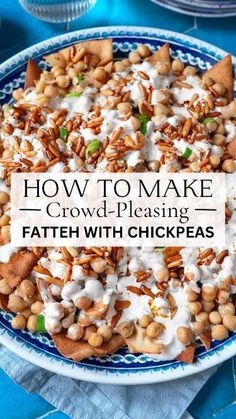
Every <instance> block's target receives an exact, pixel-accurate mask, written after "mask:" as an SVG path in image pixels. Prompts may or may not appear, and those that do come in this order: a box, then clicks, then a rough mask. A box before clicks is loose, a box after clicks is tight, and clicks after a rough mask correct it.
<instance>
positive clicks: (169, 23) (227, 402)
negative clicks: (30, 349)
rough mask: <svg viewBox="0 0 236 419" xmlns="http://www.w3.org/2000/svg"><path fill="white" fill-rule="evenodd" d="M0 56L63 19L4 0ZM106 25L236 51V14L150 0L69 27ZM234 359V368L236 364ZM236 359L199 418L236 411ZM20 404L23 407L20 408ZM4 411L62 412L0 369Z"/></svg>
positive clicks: (47, 33) (104, 4) (121, 4)
mask: <svg viewBox="0 0 236 419" xmlns="http://www.w3.org/2000/svg"><path fill="white" fill-rule="evenodd" d="M0 18H1V27H0V61H1V62H2V61H4V60H6V59H7V58H9V57H10V56H12V55H13V54H15V53H17V52H18V51H20V50H22V49H24V48H26V47H28V46H31V45H33V44H35V43H37V42H39V41H42V40H44V39H47V38H50V37H52V36H56V35H59V34H61V33H63V32H64V31H65V30H64V27H63V25H62V24H57V25H51V24H49V23H45V22H41V21H38V20H37V19H35V18H33V17H31V16H29V15H27V14H26V13H25V12H24V10H23V9H22V8H21V7H20V5H19V4H18V2H17V0H0ZM108 25H137V26H152V27H158V28H163V29H170V30H174V31H177V32H181V33H185V34H188V35H192V36H195V37H197V38H201V39H203V40H205V41H208V42H210V43H213V44H215V45H217V46H219V47H220V48H223V49H225V50H227V51H229V52H231V53H233V54H234V55H236V42H235V36H236V17H235V18H227V19H223V20H221V19H203V18H193V17H191V16H184V15H180V14H177V13H174V12H171V11H169V10H166V9H163V8H161V7H159V6H156V5H155V4H153V3H151V2H150V1H149V0H98V1H97V3H96V5H95V7H94V8H93V9H92V10H91V11H90V12H89V13H88V14H87V15H85V16H83V17H82V18H80V19H79V20H76V21H74V22H72V23H71V24H70V30H76V29H83V28H90V27H95V26H108ZM234 364H235V369H234ZM235 396H236V360H229V361H227V362H225V363H224V364H223V365H222V366H221V367H219V369H218V371H217V373H216V374H215V375H214V377H213V378H212V379H211V380H210V381H209V382H208V383H207V384H206V385H205V386H204V388H203V389H202V390H201V391H200V393H199V394H198V395H197V396H196V398H195V400H194V401H193V402H192V404H191V406H190V408H189V412H190V413H191V414H192V416H193V417H194V418H196V419H207V418H216V419H226V418H227V419H228V418H233V417H236V402H235ZM16 407H20V409H18V408H16ZM0 412H1V415H2V417H3V419H36V418H38V419H39V418H40V419H41V418H44V417H47V418H50V419H63V418H66V417H67V416H65V415H64V414H62V413H60V412H58V411H56V410H55V408H54V407H53V406H51V405H50V404H49V403H47V402H46V401H45V400H43V399H42V398H41V397H39V396H38V395H35V394H31V395H29V394H27V393H26V392H25V391H24V390H23V389H22V388H20V387H19V386H17V385H16V384H15V383H13V382H12V381H11V380H10V379H9V378H8V377H7V376H6V374H5V373H4V372H3V371H1V370H0Z"/></svg>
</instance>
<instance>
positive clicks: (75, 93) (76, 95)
mask: <svg viewBox="0 0 236 419" xmlns="http://www.w3.org/2000/svg"><path fill="white" fill-rule="evenodd" d="M81 95H82V92H80V93H77V92H72V93H68V94H67V95H66V96H65V97H80V96H81Z"/></svg>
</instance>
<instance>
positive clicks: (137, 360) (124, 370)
mask: <svg viewBox="0 0 236 419" xmlns="http://www.w3.org/2000/svg"><path fill="white" fill-rule="evenodd" d="M108 37H112V38H113V48H114V52H115V56H116V57H117V58H118V57H119V58H121V57H126V56H127V54H128V52H129V51H130V50H133V49H136V47H137V45H138V44H139V43H140V42H144V43H146V44H148V45H149V47H150V48H151V49H152V50H155V49H156V48H159V47H161V46H162V45H163V44H164V43H165V42H170V44H171V54H172V56H173V58H181V60H183V61H184V62H185V63H186V64H190V65H194V66H197V67H198V68H199V70H200V71H205V70H206V69H208V68H209V67H210V66H211V65H213V64H214V63H215V62H217V61H218V60H219V59H221V58H222V57H223V56H224V55H225V53H224V51H221V50H219V49H218V48H215V47H213V46H212V45H208V44H205V43H204V42H201V41H198V40H195V39H193V38H190V37H187V36H184V35H180V34H175V33H173V32H167V31H160V30H154V29H147V28H120V27H119V28H98V29H94V30H86V31H83V32H80V31H79V32H74V33H71V34H67V35H63V36H61V37H59V38H53V39H52V40H49V41H45V42H42V43H40V44H37V45H35V46H34V47H31V48H29V49H27V50H25V51H23V52H22V53H20V54H18V55H16V56H14V57H13V58H12V59H10V60H8V61H6V62H5V63H4V64H3V65H1V66H0V101H1V102H2V103H5V102H8V101H10V100H11V93H12V90H14V89H15V88H17V87H20V86H22V85H23V83H24V77H25V64H26V62H27V60H28V58H29V57H32V58H34V59H35V60H36V61H37V62H38V63H39V64H40V66H41V67H42V68H45V63H44V61H43V60H42V57H43V56H44V55H45V54H48V53H49V52H53V51H56V50H58V49H61V48H62V47H66V46H68V45H71V44H73V43H76V42H78V41H84V40H86V39H98V38H108ZM11 317H12V315H11V314H9V313H3V312H2V313H0V342H1V343H3V344H5V345H6V346H7V347H9V348H10V349H11V350H13V351H15V352H16V353H18V354H19V355H22V356H23V357H25V358H26V359H28V360H30V361H31V362H35V363H36V364H38V365H41V366H42V367H44V368H48V369H49V370H52V371H55V372H59V373H60V374H65V375H70V376H72V377H75V378H82V379H85V380H93V381H99V382H109V383H114V381H113V379H112V377H113V376H114V375H116V377H117V379H116V383H117V384H121V383H124V384H129V383H130V384H134V383H135V384H137V383H148V382H157V381H165V380H170V379H173V378H177V377H180V376H183V375H189V374H192V373H194V372H198V371H200V370H202V369H205V368H207V367H210V366H211V365H214V364H216V363H219V362H222V361H223V360H224V359H226V358H227V357H229V356H232V354H233V353H235V348H236V334H231V335H230V336H229V338H228V339H227V340H226V341H225V342H223V343H222V342H217V341H216V342H214V343H213V344H212V348H211V350H210V351H208V352H206V351H205V349H204V347H203V346H199V348H198V350H197V354H196V362H195V364H194V365H193V366H190V365H186V364H183V363H180V362H178V361H166V362H156V361H155V360H153V359H152V358H151V357H150V356H148V355H144V354H129V353H127V351H126V349H125V348H123V349H121V350H120V351H119V352H118V353H116V354H113V355H110V356H105V357H102V358H98V357H91V358H89V359H86V360H84V361H81V362H73V361H71V360H68V359H65V358H64V357H62V356H61V355H60V354H59V353H58V351H57V349H56V348H55V346H54V344H53V342H52V340H51V339H50V337H49V336H48V335H39V334H32V333H28V332H26V331H16V330H14V329H12V327H11V325H10V320H11Z"/></svg>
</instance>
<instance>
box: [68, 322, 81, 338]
mask: <svg viewBox="0 0 236 419" xmlns="http://www.w3.org/2000/svg"><path fill="white" fill-rule="evenodd" d="M83 334H84V329H83V327H82V326H81V325H80V324H78V323H73V324H72V325H71V326H70V327H69V328H68V330H67V335H66V336H67V337H68V338H69V339H71V340H74V341H77V340H80V339H82V337H83Z"/></svg>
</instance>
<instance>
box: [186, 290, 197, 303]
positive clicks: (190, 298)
mask: <svg viewBox="0 0 236 419" xmlns="http://www.w3.org/2000/svg"><path fill="white" fill-rule="evenodd" d="M187 294H188V301H189V302H193V301H196V300H197V299H198V297H199V295H198V293H197V292H196V291H194V290H193V289H192V288H188V290H187Z"/></svg>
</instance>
